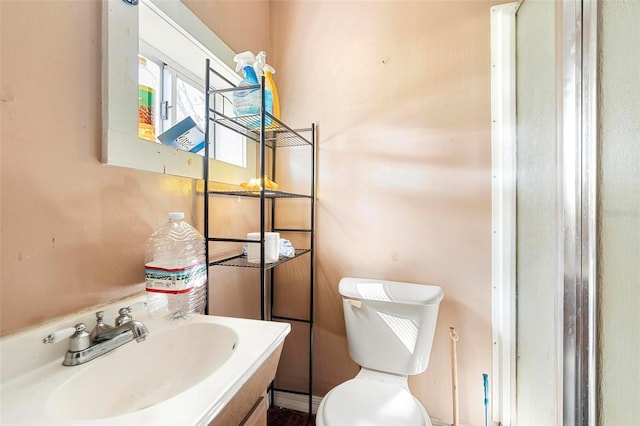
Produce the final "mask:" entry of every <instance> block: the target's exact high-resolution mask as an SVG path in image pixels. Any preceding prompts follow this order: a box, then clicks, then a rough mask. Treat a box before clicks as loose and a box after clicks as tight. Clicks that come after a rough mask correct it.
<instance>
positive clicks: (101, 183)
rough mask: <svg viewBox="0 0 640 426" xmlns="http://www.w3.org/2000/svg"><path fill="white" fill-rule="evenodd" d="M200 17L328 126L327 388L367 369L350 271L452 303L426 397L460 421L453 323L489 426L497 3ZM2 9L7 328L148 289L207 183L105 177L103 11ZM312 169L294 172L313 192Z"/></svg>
mask: <svg viewBox="0 0 640 426" xmlns="http://www.w3.org/2000/svg"><path fill="white" fill-rule="evenodd" d="M186 3H187V5H188V6H189V7H191V8H192V9H193V10H194V11H196V12H197V13H206V14H207V17H205V18H204V19H203V20H204V21H206V22H208V23H209V24H210V25H212V26H214V29H215V30H216V31H217V32H218V34H219V35H220V36H221V37H222V39H223V40H225V41H226V42H227V44H229V46H230V47H231V48H232V49H234V50H236V51H241V50H253V51H258V50H261V49H265V47H268V49H267V50H268V53H269V57H268V60H269V62H270V63H273V65H274V66H275V67H276V68H277V70H278V72H277V74H276V82H277V84H278V87H279V90H280V92H281V97H282V111H283V117H284V118H285V120H287V122H289V123H291V124H292V125H293V126H296V127H297V126H307V125H308V124H309V123H310V122H311V121H315V122H317V123H318V125H319V134H318V137H319V141H320V143H319V149H318V198H319V200H318V212H317V213H318V214H317V230H318V234H317V281H316V302H317V303H316V308H315V309H316V310H315V315H316V320H317V323H316V328H315V356H316V358H315V360H316V363H315V389H314V393H315V394H317V395H323V394H324V393H326V392H327V391H328V390H329V389H330V388H332V387H333V386H335V385H337V384H338V383H340V382H342V381H344V380H346V379H348V378H350V377H352V376H353V375H354V374H355V372H356V371H357V367H356V366H355V365H354V364H353V362H352V361H351V360H350V359H349V357H348V354H347V347H346V339H345V334H344V333H345V332H344V325H343V316H342V311H341V305H340V299H339V297H338V294H337V284H338V281H339V279H340V277H342V276H347V275H354V276H368V277H375V278H387V279H396V280H406V281H413V282H423V283H434V284H439V285H441V286H443V287H444V290H445V294H446V296H445V300H444V301H443V304H442V307H441V312H440V317H439V321H438V325H437V331H436V338H435V343H434V348H433V351H432V356H431V363H430V367H429V370H428V371H427V372H426V373H424V374H422V375H420V376H418V377H413V378H412V379H411V381H410V383H411V387H412V389H413V390H414V392H415V394H416V395H417V396H418V398H419V399H420V400H421V401H422V402H423V403H424V405H425V406H426V407H427V409H428V410H429V412H430V414H431V415H432V416H433V417H439V418H444V419H448V420H451V397H450V393H451V382H450V366H449V350H448V345H449V341H448V327H449V326H455V327H456V328H457V330H458V333H459V334H460V341H459V342H458V356H459V365H458V368H459V375H460V406H461V407H460V415H461V416H460V417H461V421H462V423H464V424H467V425H479V424H482V422H483V418H484V417H483V412H482V410H483V407H482V373H485V372H487V373H489V374H490V373H491V372H490V350H491V336H490V175H489V173H490V172H489V168H490V152H489V145H490V144H489V117H490V115H489V71H490V69H489V67H490V65H489V6H490V3H489V2H484V1H479V0H478V1H469V2H463V1H456V2H453V1H451V2H442V1H438V2H435V1H434V2H431V1H424V2H403V1H389V2H277V1H276V2H273V1H272V2H270V3H266V2H264V1H263V2H255V7H256V8H257V9H251V8H249V7H247V6H249V5H250V4H252V3H254V2H200V1H196V0H189V1H188V2H186ZM0 8H1V9H0V13H1V15H2V18H1V19H2V21H1V24H2V25H1V27H2V29H1V31H2V33H1V35H2V47H1V54H2V65H1V66H2V68H1V72H2V75H1V78H2V85H1V89H0V90H1V91H0V96H1V100H2V102H1V108H2V123H1V126H2V129H1V131H2V152H1V154H2V207H1V213H2V216H1V220H2V229H1V232H2V253H1V256H2V283H1V296H2V300H1V303H2V305H1V308H2V314H1V319H2V325H1V326H2V328H1V330H2V333H8V332H11V331H14V330H17V329H20V328H23V327H26V326H29V325H32V324H35V323H38V322H41V321H43V320H46V319H49V318H52V317H54V316H58V315H62V314H65V313H68V312H71V311H74V310H77V309H79V308H81V307H86V306H88V305H93V304H98V303H102V302H106V301H109V300H114V299H116V298H119V297H123V296H126V295H129V294H133V293H136V292H138V291H141V290H142V286H141V285H140V284H139V283H141V282H142V280H143V276H142V270H141V266H140V265H141V264H142V257H143V244H144V241H145V239H146V238H147V236H148V235H149V234H150V233H151V231H152V230H153V229H154V228H156V227H157V226H159V225H160V224H161V223H163V222H164V220H165V216H166V212H167V211H169V210H178V209H180V210H185V211H186V212H187V217H190V218H191V220H192V221H193V222H197V221H198V220H200V219H199V218H198V217H197V209H195V208H194V206H195V203H196V200H194V198H196V197H195V196H194V195H195V193H194V186H193V183H192V181H190V180H187V179H181V178H176V177H170V176H162V175H158V174H151V173H144V172H138V171H133V170H127V169H121V168H116V167H109V166H104V165H102V164H100V128H101V121H100V99H99V98H100V79H101V75H100V41H101V40H100V4H99V2H97V1H77V2H71V1H41V2H34V1H30V2H24V1H11V0H3V1H2V2H0ZM247 10H254V11H256V10H257V11H259V13H257V14H256V15H255V19H254V20H253V21H254V22H257V24H256V25H257V27H256V26H253V27H251V28H247V29H246V31H244V32H240V33H237V32H236V29H237V28H246V25H247V21H246V20H245V21H243V20H242V19H241V18H242V17H243V16H244V15H242V12H246V11H247ZM225 14H227V15H225ZM265 17H268V19H269V22H268V23H267V22H266V21H265ZM267 43H268V44H267ZM45 70H46V71H47V75H46V77H43V75H42V73H43V71H45ZM298 173H303V172H301V171H295V172H294V174H293V175H291V176H288V178H289V179H293V180H294V181H295V182H298V181H299V180H301V179H302V178H301V177H300V176H298ZM284 183H287V182H284ZM289 184H291V185H292V186H295V184H292V183H291V181H290V182H289ZM290 263H291V264H292V265H293V262H290ZM291 267H292V268H294V272H295V269H296V268H297V266H291ZM214 284H215V282H214ZM249 291H253V290H249ZM243 297H244V292H243V291H242V290H239V289H238V288H237V287H233V290H231V289H230V290H229V291H225V292H222V293H221V294H219V295H218V297H216V300H217V302H215V301H214V305H215V306H217V308H216V309H214V312H216V311H218V310H224V309H225V303H223V301H224V300H225V299H229V300H230V301H231V303H230V304H231V305H235V306H236V308H237V309H240V310H242V309H246V307H245V305H246V303H245V301H246V300H247V299H252V298H253V297H250V298H245V299H244V301H243ZM255 308H256V307H255V306H253V307H251V308H250V309H248V310H247V312H248V311H249V310H251V311H253V310H255ZM295 309H297V308H296V307H294V310H295ZM302 313H304V312H302ZM299 334H301V335H302V336H299ZM303 334H304V333H303V332H301V331H299V330H296V332H295V335H294V336H292V338H293V339H292V340H293V341H295V340H296V339H298V338H302V339H304V336H303ZM290 356H291V355H290V354H289V355H286V354H283V359H285V360H286V359H288V358H287V357H290ZM280 374H281V375H284V380H285V381H287V380H289V381H291V382H293V383H297V382H300V378H299V377H297V373H294V374H290V373H288V372H287V371H286V368H285V369H284V370H282V371H281V373H280Z"/></svg>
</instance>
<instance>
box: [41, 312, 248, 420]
mask: <svg viewBox="0 0 640 426" xmlns="http://www.w3.org/2000/svg"><path fill="white" fill-rule="evenodd" d="M237 344H238V336H237V334H236V333H235V332H234V331H233V330H232V329H231V328H229V327H227V326H224V325H220V324H210V323H186V324H183V325H182V326H178V327H175V328H171V329H168V330H164V331H162V332H159V333H151V334H150V335H149V337H148V338H147V340H146V341H145V342H142V343H139V344H136V343H133V342H132V343H130V344H127V345H125V346H123V347H121V348H120V349H119V350H117V351H115V352H114V353H113V356H109V357H105V356H103V357H100V358H97V359H96V360H94V361H91V362H88V363H87V364H84V365H81V366H79V367H80V368H79V369H80V370H81V371H78V373H77V374H74V375H73V377H71V378H70V379H69V380H68V381H66V382H65V383H64V384H62V385H61V386H60V387H59V388H57V389H56V390H55V391H54V392H53V394H52V395H51V397H50V398H49V400H48V401H47V409H48V410H49V411H50V412H51V414H52V415H54V416H56V417H60V418H63V419H69V420H91V419H99V418H105V417H114V416H117V415H123V414H126V413H130V412H132V411H137V410H141V409H143V408H147V407H150V406H153V405H156V404H158V403H160V402H162V401H165V400H167V399H169V398H171V397H173V396H175V395H177V394H179V393H181V392H183V391H185V390H187V389H189V388H191V387H193V386H194V385H195V384H197V383H198V382H200V381H201V380H203V379H204V378H206V377H208V376H210V375H211V374H212V373H213V372H214V371H215V370H216V369H218V368H219V367H220V366H221V365H222V364H224V362H225V361H227V360H228V359H229V357H230V356H231V354H232V353H233V350H234V349H235V348H236V345H237ZM150 357H152V358H153V362H149V358H150ZM69 368H75V367H69ZM87 392H90V393H92V394H93V400H92V401H91V404H82V405H81V404H78V401H82V400H83V399H85V398H86V394H87Z"/></svg>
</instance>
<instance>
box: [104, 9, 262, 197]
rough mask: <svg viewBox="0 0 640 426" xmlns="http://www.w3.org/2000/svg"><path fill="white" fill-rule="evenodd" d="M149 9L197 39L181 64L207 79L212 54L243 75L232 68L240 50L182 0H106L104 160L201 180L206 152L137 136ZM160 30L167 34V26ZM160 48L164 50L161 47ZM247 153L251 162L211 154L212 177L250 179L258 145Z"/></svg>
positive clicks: (223, 70) (225, 68) (221, 68)
mask: <svg viewBox="0 0 640 426" xmlns="http://www.w3.org/2000/svg"><path fill="white" fill-rule="evenodd" d="M149 11H152V12H153V13H155V15H154V16H155V18H154V19H158V20H160V21H164V22H165V24H166V25H169V26H170V27H171V31H174V33H175V34H176V35H179V36H180V35H181V36H183V37H186V38H190V39H191V40H192V50H191V52H189V53H190V54H189V55H188V56H186V55H185V56H184V57H182V58H178V60H179V61H180V64H181V65H182V66H184V67H185V68H188V69H189V70H190V72H191V73H192V74H195V75H197V76H198V77H199V78H201V79H202V80H203V81H204V72H205V59H206V58H210V59H212V60H214V61H215V62H216V65H217V67H216V69H217V71H218V72H220V74H221V75H223V77H224V78H226V79H227V80H229V81H232V82H234V83H238V82H239V81H240V77H239V76H238V75H237V74H236V73H235V72H234V71H233V56H234V55H235V53H234V52H233V51H232V50H231V49H230V48H229V47H228V46H227V45H226V44H224V42H222V40H220V39H219V38H218V37H217V36H216V35H215V34H214V33H213V32H212V31H211V30H210V29H209V28H208V27H207V26H206V25H204V24H203V23H202V21H200V19H199V18H198V17H197V16H196V15H195V14H194V13H193V12H191V11H190V10H189V9H188V8H187V7H186V6H185V5H184V4H182V2H180V1H179V0H141V1H140V3H139V4H138V5H136V6H133V5H131V4H129V3H128V2H127V1H125V0H107V1H104V2H103V3H102V36H103V37H102V40H103V41H102V43H103V46H102V52H103V54H102V72H103V76H102V100H103V105H102V162H103V163H105V164H110V165H115V166H122V167H130V168H135V169H138V170H147V171H153V172H159V173H166V174H171V175H177V176H183V177H190V178H195V179H202V176H203V163H204V162H203V156H202V155H198V154H194V153H190V152H186V151H182V150H180V149H176V148H172V147H169V146H166V145H163V144H160V143H155V142H150V141H146V140H144V139H140V138H139V137H138V54H139V43H140V34H141V26H140V24H139V19H140V14H141V13H147V12H149ZM143 32H144V29H143ZM161 33H163V34H165V35H166V31H163V32H161ZM174 39H175V37H174ZM158 50H159V51H162V50H163V49H162V48H161V47H158ZM187 62H188V63H187ZM203 86H204V84H203ZM203 91H204V87H203ZM251 145H252V146H253V144H251ZM246 153H247V154H246V155H247V158H246V164H247V165H248V167H239V166H235V165H232V164H229V163H226V162H222V161H217V160H213V159H212V160H211V161H210V162H209V176H210V180H213V181H218V182H223V183H230V184H235V185H237V184H238V183H240V182H242V181H248V180H249V179H250V178H251V177H253V176H254V175H255V166H254V165H255V164H256V161H255V155H256V153H255V149H247V150H246Z"/></svg>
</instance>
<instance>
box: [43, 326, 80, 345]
mask: <svg viewBox="0 0 640 426" xmlns="http://www.w3.org/2000/svg"><path fill="white" fill-rule="evenodd" d="M78 325H79V324H78ZM76 327H77V326H76ZM76 327H67V328H63V329H62V330H58V331H54V332H53V333H51V334H49V335H48V336H47V337H45V338H44V339H42V343H57V342H59V341H60V340H62V339H66V338H67V337H70V336H71V335H72V334H73V333H75V332H76Z"/></svg>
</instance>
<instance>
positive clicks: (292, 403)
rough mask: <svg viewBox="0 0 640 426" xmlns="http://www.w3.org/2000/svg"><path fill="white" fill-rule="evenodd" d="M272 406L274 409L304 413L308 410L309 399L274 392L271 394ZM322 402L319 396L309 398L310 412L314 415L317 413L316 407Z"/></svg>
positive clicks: (282, 392)
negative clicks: (272, 398)
mask: <svg viewBox="0 0 640 426" xmlns="http://www.w3.org/2000/svg"><path fill="white" fill-rule="evenodd" d="M273 397H274V404H275V406H276V407H282V408H288V409H290V410H296V411H302V412H304V413H306V412H307V410H309V397H308V396H307V395H300V394H297V393H291V392H284V391H275V392H274V394H273ZM320 401H322V397H320V396H315V395H314V396H312V397H311V411H312V412H313V414H315V413H316V412H317V411H318V406H319V405H320Z"/></svg>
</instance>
